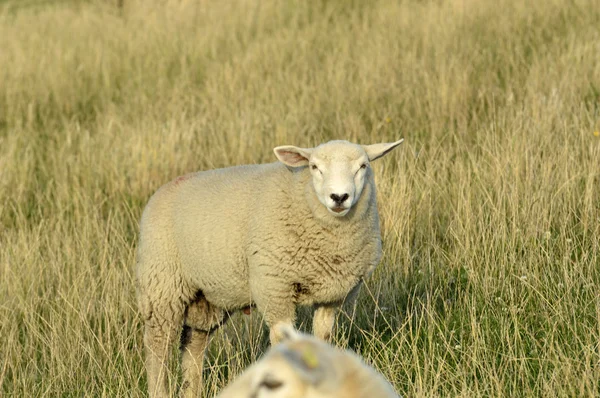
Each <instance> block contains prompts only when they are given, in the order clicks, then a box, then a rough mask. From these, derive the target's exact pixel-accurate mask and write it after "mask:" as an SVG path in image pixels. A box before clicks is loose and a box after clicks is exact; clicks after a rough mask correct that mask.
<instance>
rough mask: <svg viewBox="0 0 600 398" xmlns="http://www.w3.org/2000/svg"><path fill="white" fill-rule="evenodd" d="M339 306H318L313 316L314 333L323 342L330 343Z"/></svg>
mask: <svg viewBox="0 0 600 398" xmlns="http://www.w3.org/2000/svg"><path fill="white" fill-rule="evenodd" d="M338 308H339V305H337V304H324V305H318V306H317V308H316V310H315V314H314V316H313V333H314V335H315V336H316V337H318V338H320V339H321V340H325V341H330V340H331V332H332V330H333V324H334V323H335V316H336V314H337V310H338Z"/></svg>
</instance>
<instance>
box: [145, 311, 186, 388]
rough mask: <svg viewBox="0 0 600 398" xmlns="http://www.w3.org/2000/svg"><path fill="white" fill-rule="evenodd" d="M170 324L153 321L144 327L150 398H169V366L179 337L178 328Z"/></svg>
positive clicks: (147, 322)
mask: <svg viewBox="0 0 600 398" xmlns="http://www.w3.org/2000/svg"><path fill="white" fill-rule="evenodd" d="M166 325H170V324H169V323H158V322H156V320H154V319H151V320H148V321H146V325H145V327H144V346H145V351H146V353H145V356H146V371H147V374H148V392H149V393H150V397H153V398H159V397H160V398H162V397H169V396H170V395H171V394H170V393H169V389H168V383H167V372H168V369H167V364H168V358H169V354H170V352H171V347H172V346H173V344H174V342H175V340H176V339H177V337H178V330H177V328H178V326H176V325H175V324H173V326H172V327H171V326H166Z"/></svg>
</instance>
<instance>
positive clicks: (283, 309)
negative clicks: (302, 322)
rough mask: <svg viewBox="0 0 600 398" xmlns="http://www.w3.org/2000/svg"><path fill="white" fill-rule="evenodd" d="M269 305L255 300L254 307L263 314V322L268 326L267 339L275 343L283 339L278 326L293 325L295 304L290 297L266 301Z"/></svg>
mask: <svg viewBox="0 0 600 398" xmlns="http://www.w3.org/2000/svg"><path fill="white" fill-rule="evenodd" d="M268 302H269V304H270V305H269V306H268V307H267V306H265V307H263V305H262V304H263V303H262V302H261V301H260V300H257V301H256V308H257V309H258V310H259V311H260V312H261V313H262V314H263V315H264V319H265V322H266V323H267V325H268V326H269V340H270V341H271V345H275V344H277V343H279V342H280V341H281V340H283V339H284V335H283V334H282V333H281V331H280V329H279V327H280V326H283V325H289V326H292V327H294V323H295V322H296V305H295V304H294V303H293V301H292V299H291V298H290V299H287V300H283V299H282V300H275V299H271V300H269V301H268Z"/></svg>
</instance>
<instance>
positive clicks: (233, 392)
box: [217, 326, 398, 398]
mask: <svg viewBox="0 0 600 398" xmlns="http://www.w3.org/2000/svg"><path fill="white" fill-rule="evenodd" d="M280 331H281V333H282V334H283V335H284V336H285V339H286V340H285V341H284V342H282V343H281V344H278V345H276V346H274V347H271V349H270V350H269V352H268V353H267V354H265V356H264V357H263V358H262V359H261V360H260V361H259V362H257V363H255V364H254V365H252V366H251V367H249V368H248V369H246V371H245V372H244V373H243V374H242V375H241V376H240V377H239V378H238V379H237V380H235V381H234V382H233V383H232V384H230V385H229V386H227V387H226V388H225V389H224V390H223V391H221V393H220V394H219V395H218V396H217V398H267V397H268V398H371V397H377V398H398V394H397V393H396V392H395V391H394V389H393V387H392V386H391V385H390V383H389V382H388V381H387V380H386V379H385V378H383V376H382V375H381V374H379V373H378V372H376V371H375V369H373V368H371V367H370V366H368V365H366V364H365V363H364V362H363V361H362V360H361V359H360V358H359V357H358V355H356V354H354V353H353V352H350V351H344V350H340V349H338V348H334V347H332V346H331V345H329V344H327V343H325V342H322V341H319V340H317V339H315V338H314V337H311V336H307V335H303V334H300V333H298V332H296V331H295V330H294V329H293V328H291V327H289V326H285V327H281V328H280Z"/></svg>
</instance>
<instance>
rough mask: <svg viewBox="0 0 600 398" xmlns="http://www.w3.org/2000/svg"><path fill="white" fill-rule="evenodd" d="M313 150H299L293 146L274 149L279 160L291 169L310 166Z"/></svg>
mask: <svg viewBox="0 0 600 398" xmlns="http://www.w3.org/2000/svg"><path fill="white" fill-rule="evenodd" d="M312 151H313V149H312V148H298V147H296V146H292V145H285V146H278V147H276V148H275V149H273V152H275V156H277V159H279V161H280V162H281V163H283V164H286V165H288V166H290V167H301V166H308V159H310V155H311V153H312Z"/></svg>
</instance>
